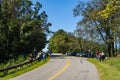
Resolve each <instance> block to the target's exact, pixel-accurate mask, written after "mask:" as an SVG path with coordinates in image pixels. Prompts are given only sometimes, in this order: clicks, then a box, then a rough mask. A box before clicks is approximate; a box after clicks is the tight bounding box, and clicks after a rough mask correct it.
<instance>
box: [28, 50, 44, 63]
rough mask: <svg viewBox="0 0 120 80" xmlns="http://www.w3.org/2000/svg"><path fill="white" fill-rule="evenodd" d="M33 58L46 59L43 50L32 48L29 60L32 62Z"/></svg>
mask: <svg viewBox="0 0 120 80" xmlns="http://www.w3.org/2000/svg"><path fill="white" fill-rule="evenodd" d="M33 60H38V61H41V60H46V54H45V53H44V52H43V51H39V52H37V50H36V49H34V50H33V52H32V53H30V62H31V63H32V61H33Z"/></svg>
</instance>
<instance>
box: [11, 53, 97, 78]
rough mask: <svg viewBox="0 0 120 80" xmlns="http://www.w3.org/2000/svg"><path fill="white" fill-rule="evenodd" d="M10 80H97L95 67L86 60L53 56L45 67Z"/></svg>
mask: <svg viewBox="0 0 120 80" xmlns="http://www.w3.org/2000/svg"><path fill="white" fill-rule="evenodd" d="M11 80H99V78H98V72H97V69H96V67H95V66H94V65H93V64H91V63H89V62H88V61H87V60H86V58H80V57H72V56H63V55H58V54H56V55H53V56H52V57H51V60H50V61H49V62H48V63H46V64H45V65H43V66H41V67H39V68H36V69H34V70H32V71H30V72H27V73H25V74H22V75H20V76H18V77H15V78H13V79H11Z"/></svg>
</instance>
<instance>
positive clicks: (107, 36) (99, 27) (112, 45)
mask: <svg viewBox="0 0 120 80" xmlns="http://www.w3.org/2000/svg"><path fill="white" fill-rule="evenodd" d="M82 3H83V2H82ZM119 5H120V1H119V0H109V1H108V0H91V1H89V2H87V3H84V5H82V4H81V2H80V3H78V5H77V6H76V7H75V8H74V9H73V11H74V16H80V15H82V16H83V19H82V20H81V21H79V22H78V26H77V30H79V31H82V34H83V33H84V30H87V32H86V33H89V37H91V38H93V39H95V40H94V41H96V42H98V43H101V41H102V44H105V45H106V48H108V53H109V56H110V57H111V56H116V55H117V53H116V51H115V50H116V49H118V47H117V45H118V43H119V41H120V36H119V35H120V32H119V30H120V28H119V24H120V23H119V20H120V14H119V13H120V6H119ZM81 6H82V8H81ZM83 6H84V7H83ZM91 35H92V36H91Z"/></svg>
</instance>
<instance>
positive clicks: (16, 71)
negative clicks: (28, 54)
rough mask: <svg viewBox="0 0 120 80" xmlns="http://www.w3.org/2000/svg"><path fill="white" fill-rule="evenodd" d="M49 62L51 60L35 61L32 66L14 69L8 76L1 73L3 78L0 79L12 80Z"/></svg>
mask: <svg viewBox="0 0 120 80" xmlns="http://www.w3.org/2000/svg"><path fill="white" fill-rule="evenodd" d="M48 61H49V58H48V59H47V60H46V61H40V62H38V61H35V62H33V63H32V64H29V65H25V66H23V67H21V68H17V69H12V70H9V72H8V74H7V75H4V74H3V73H1V74H0V75H1V77H0V80H8V79H10V78H13V77H16V76H18V75H21V74H23V73H25V72H29V71H31V70H33V69H35V68H37V67H40V66H42V65H43V64H45V63H46V62H48Z"/></svg>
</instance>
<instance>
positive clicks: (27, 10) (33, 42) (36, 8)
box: [0, 0, 51, 62]
mask: <svg viewBox="0 0 120 80" xmlns="http://www.w3.org/2000/svg"><path fill="white" fill-rule="evenodd" d="M41 8H42V4H40V3H39V2H36V3H32V1H30V0H0V62H3V61H5V60H7V59H10V58H16V57H17V56H19V55H24V56H25V55H27V54H29V53H30V52H31V51H32V50H33V48H36V49H37V50H41V49H42V48H44V47H45V44H46V34H47V32H49V26H51V23H49V22H47V19H48V16H47V14H46V12H45V11H40V10H41Z"/></svg>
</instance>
